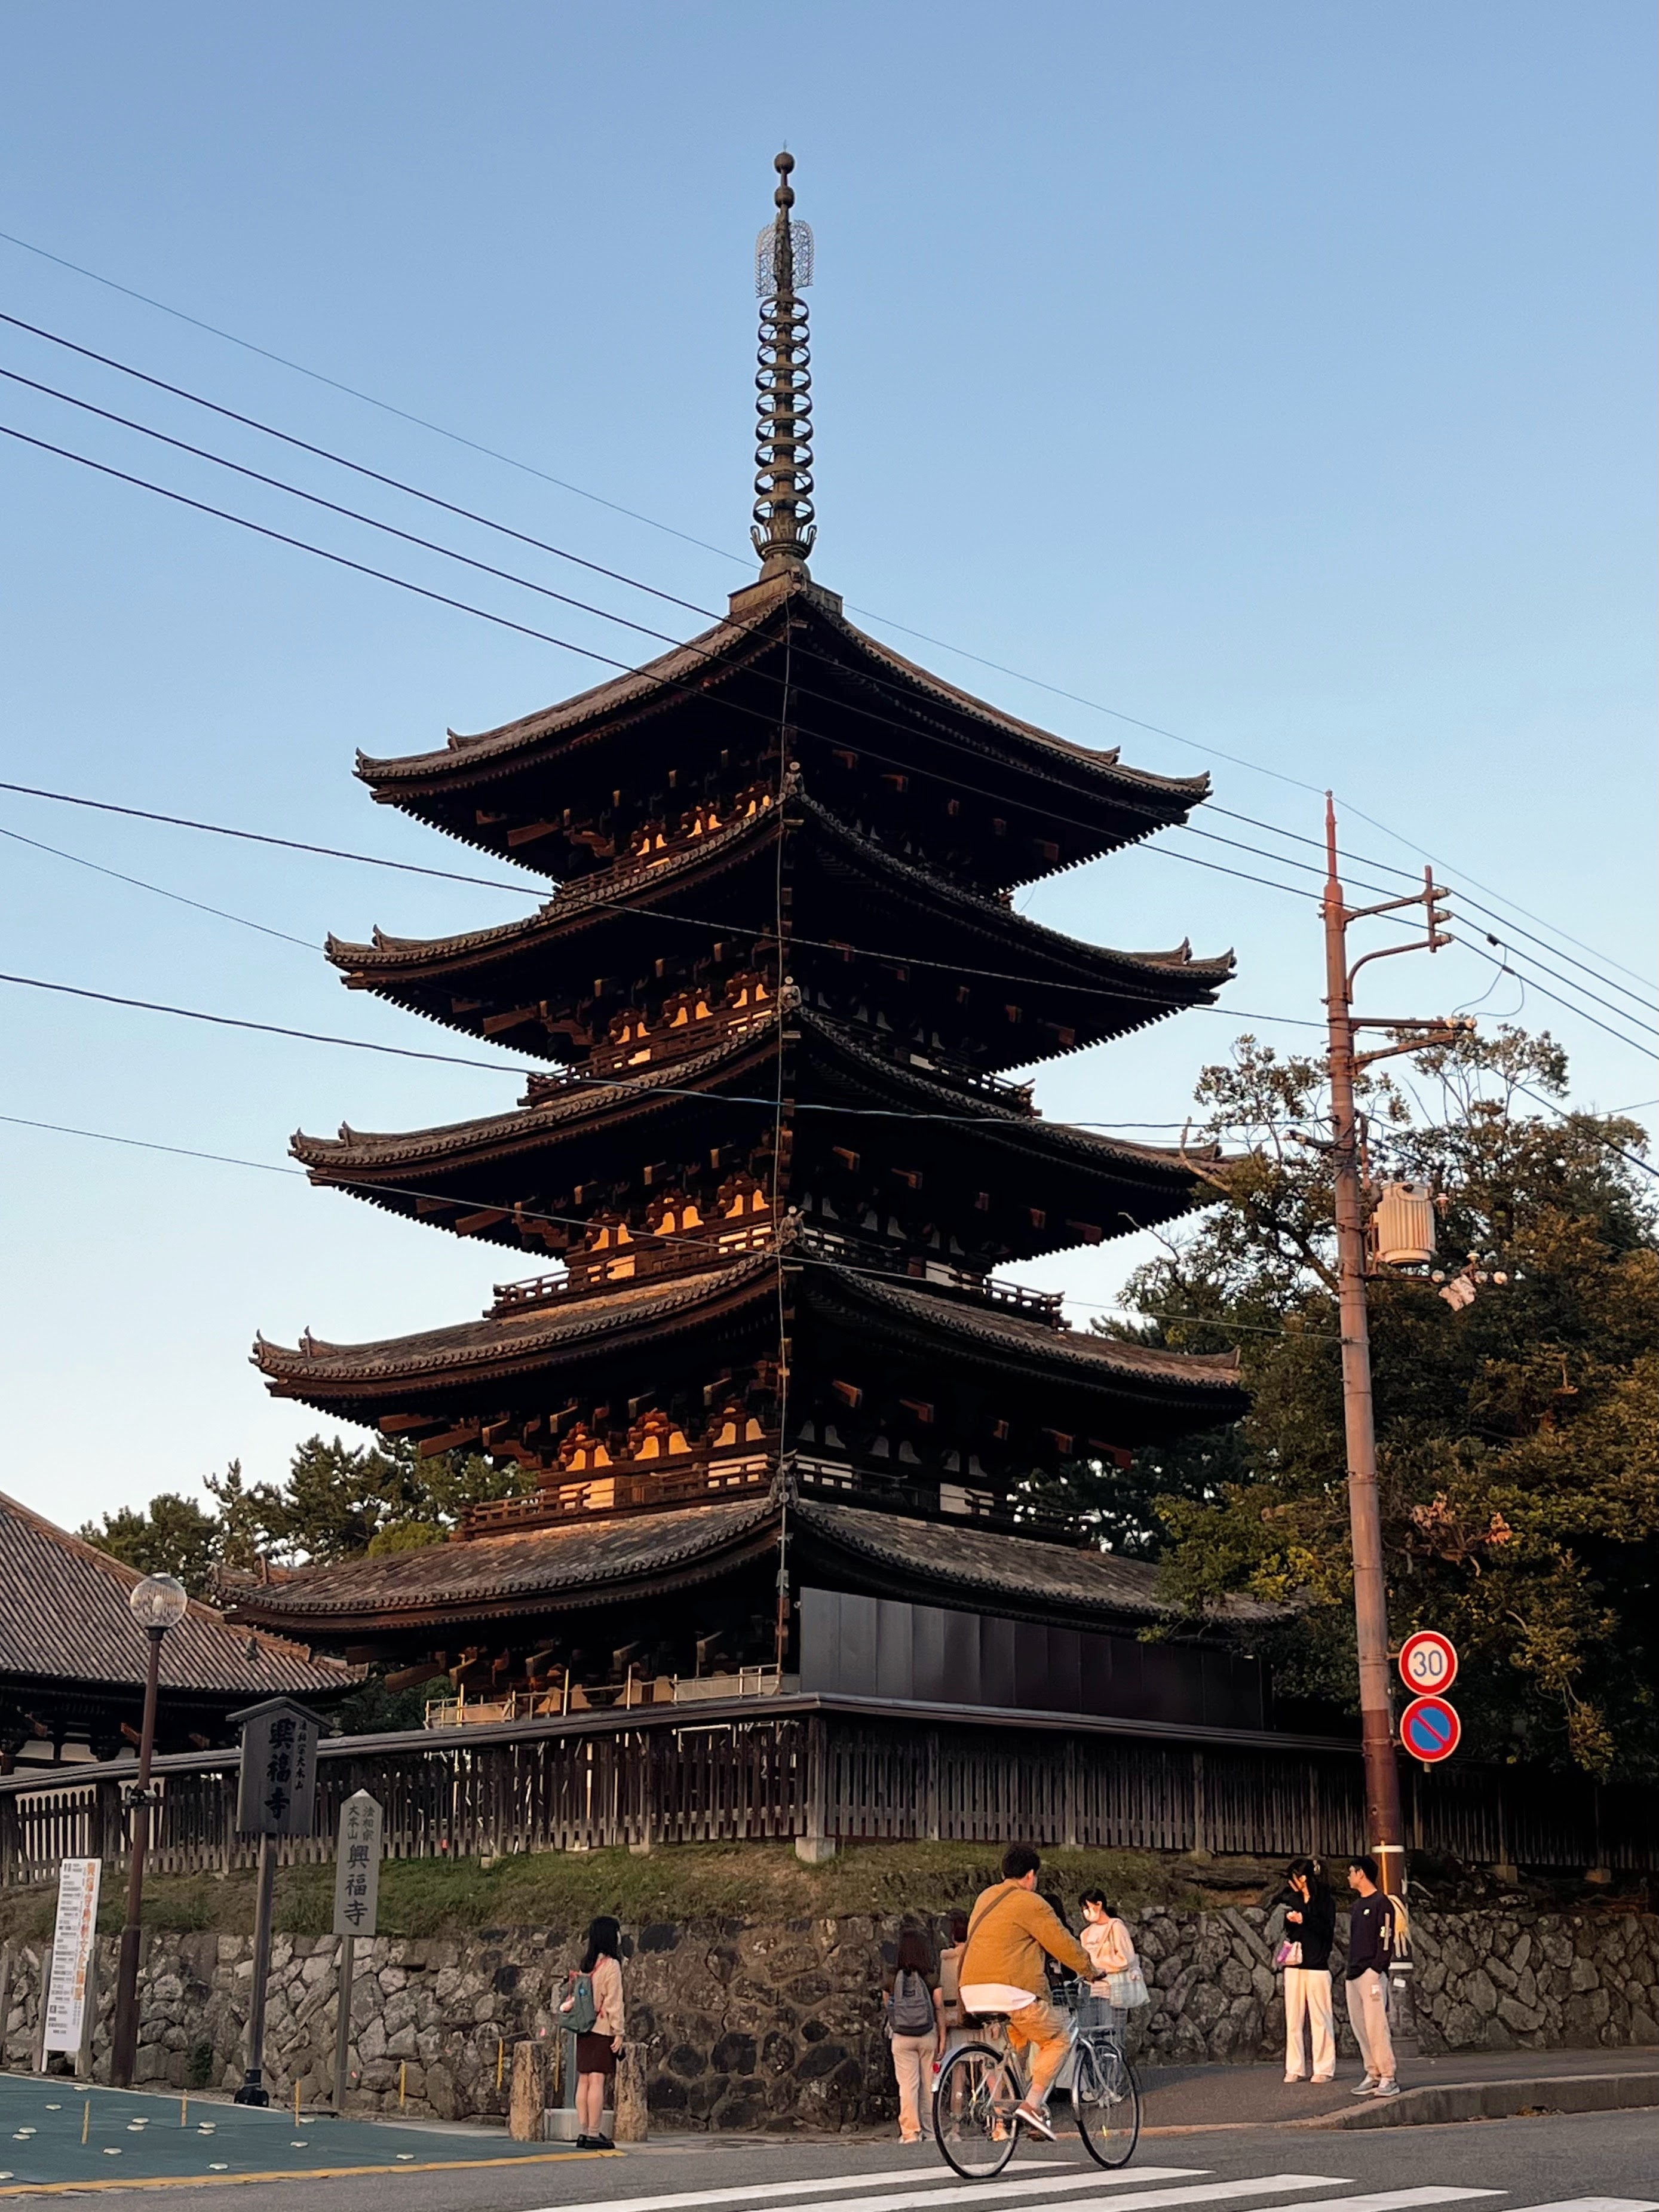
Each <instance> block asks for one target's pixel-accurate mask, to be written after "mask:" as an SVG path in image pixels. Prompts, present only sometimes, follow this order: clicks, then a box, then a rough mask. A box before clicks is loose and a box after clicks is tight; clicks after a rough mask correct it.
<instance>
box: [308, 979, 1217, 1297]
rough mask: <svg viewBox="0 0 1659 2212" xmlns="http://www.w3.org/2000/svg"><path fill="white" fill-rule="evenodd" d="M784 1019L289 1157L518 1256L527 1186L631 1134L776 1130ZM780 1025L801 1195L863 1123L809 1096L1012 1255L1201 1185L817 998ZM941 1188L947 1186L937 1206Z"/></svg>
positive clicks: (1175, 1164) (1091, 1233) (680, 1143)
mask: <svg viewBox="0 0 1659 2212" xmlns="http://www.w3.org/2000/svg"><path fill="white" fill-rule="evenodd" d="M779 1028H780V1023H779V1018H778V1017H777V1016H776V1014H775V1013H769V1014H768V1016H767V1018H765V1020H764V1021H763V1023H761V1024H755V1025H752V1026H750V1027H748V1028H745V1029H744V1030H740V1031H737V1032H729V1033H726V1034H724V1035H722V1036H719V1037H717V1038H716V1039H714V1040H712V1041H711V1042H710V1043H709V1045H708V1048H707V1049H705V1050H703V1051H701V1052H696V1053H682V1054H679V1056H678V1057H675V1058H671V1059H667V1060H663V1061H662V1062H661V1063H660V1064H659V1065H658V1066H647V1067H643V1068H641V1069H640V1070H638V1072H637V1073H634V1074H631V1075H630V1076H629V1078H628V1079H626V1080H625V1081H623V1082H610V1083H607V1082H605V1081H603V1080H602V1079H597V1078H593V1079H590V1078H583V1077H576V1078H574V1079H572V1081H571V1082H570V1083H569V1084H568V1086H567V1087H566V1088H564V1089H563V1090H562V1091H549V1092H547V1093H545V1094H544V1095H543V1096H541V1097H536V1098H534V1099H533V1102H532V1103H526V1104H523V1105H520V1106H519V1107H518V1108H516V1109H514V1110H513V1111H512V1112H509V1113H505V1114H495V1115H483V1116H480V1117H478V1118H477V1119H476V1120H471V1121H458V1122H453V1123H450V1124H447V1125H446V1126H443V1127H437V1128H429V1129H413V1130H409V1131H407V1132H404V1133H379V1132H372V1131H364V1130H357V1129H352V1128H349V1127H343V1128H342V1129H341V1132H340V1133H339V1135H338V1137H311V1136H307V1135H305V1134H304V1133H300V1134H297V1135H296V1136H295V1139H294V1140H293V1146H292V1149H293V1153H294V1157H295V1158H296V1159H298V1160H300V1161H301V1162H303V1164H305V1165H306V1167H307V1168H308V1169H309V1170H310V1172H311V1177H312V1180H313V1182H316V1183H319V1184H332V1185H334V1186H336V1187H337V1188H343V1189H346V1190H349V1192H350V1193H351V1194H353V1195H355V1196H356V1197H359V1198H364V1199H368V1200H373V1201H374V1203H375V1204H376V1205H380V1206H385V1207H386V1209H387V1210H388V1211H390V1212H395V1213H400V1214H403V1215H405V1216H408V1217H410V1218H419V1219H422V1220H426V1221H429V1222H432V1223H435V1225H437V1226H439V1227H441V1228H446V1229H450V1230H456V1229H459V1230H460V1231H461V1233H463V1234H465V1235H468V1236H478V1237H486V1238H488V1239H489V1240H491V1241H493V1242H495V1243H500V1244H504V1245H507V1246H509V1247H511V1248H513V1249H525V1244H526V1236H533V1235H534V1234H535V1233H536V1232H535V1227H534V1220H533V1200H532V1198H531V1197H528V1196H526V1193H527V1192H534V1191H535V1190H537V1189H538V1188H545V1187H546V1186H547V1185H548V1184H550V1182H552V1180H553V1178H554V1177H556V1178H557V1182H558V1184H559V1186H560V1187H563V1186H565V1185H568V1186H570V1187H572V1188H574V1186H575V1185H577V1184H580V1183H583V1182H587V1181H588V1180H589V1179H590V1178H592V1179H597V1178H598V1177H599V1176H600V1174H601V1173H602V1172H604V1171H607V1170H611V1169H613V1168H614V1163H615V1160H616V1158H617V1153H618V1150H619V1148H621V1147H623V1146H625V1145H627V1144H628V1143H629V1142H635V1143H637V1145H638V1146H639V1147H640V1148H641V1157H644V1147H646V1146H650V1147H652V1148H653V1150H657V1151H662V1150H666V1151H667V1152H670V1153H672V1154H674V1155H676V1156H678V1157H680V1158H688V1159H689V1158H690V1157H691V1156H692V1155H693V1154H694V1153H695V1152H697V1151H698V1150H699V1149H700V1148H701V1147H703V1146H707V1145H708V1142H709V1141H710V1139H711V1138H712V1139H713V1140H714V1142H716V1143H729V1142H731V1141H732V1139H733V1138H734V1136H737V1137H741V1136H742V1135H743V1134H744V1129H743V1127H742V1121H743V1115H742V1112H741V1109H742V1108H744V1107H745V1106H746V1107H747V1108H748V1109H750V1111H749V1116H748V1118H749V1120H750V1121H752V1123H753V1131H752V1133H753V1134H755V1135H757V1136H764V1135H765V1134H766V1133H768V1132H769V1130H770V1128H771V1126H772V1122H773V1118H774V1115H775V1074H774V1073H773V1071H774V1070H775V1064H776V1061H775V1056H776V1053H777V1049H778V1036H779ZM784 1031H785V1036H786V1042H787V1047H788V1048H789V1050H790V1060H789V1065H788V1069H787V1076H788V1081H787V1096H788V1097H789V1098H790V1099H791V1100H792V1101H793V1104H794V1107H795V1110H796V1116H797V1118H796V1120H795V1123H794V1136H793V1148H792V1152H791V1164H790V1170H789V1190H790V1193H791V1194H802V1195H805V1194H808V1193H811V1192H812V1191H813V1190H815V1189H817V1188H823V1187H825V1186H826V1183H827V1179H828V1176H829V1172H830V1170H831V1167H832V1157H833V1159H834V1160H835V1161H836V1162H840V1163H844V1161H845V1158H846V1152H845V1147H844V1146H842V1149H841V1151H840V1152H838V1153H837V1152H836V1145H837V1142H838V1140H841V1139H846V1138H847V1137H848V1134H849V1133H850V1130H851V1128H852V1126H853V1125H852V1124H850V1123H849V1121H848V1119H847V1118H846V1117H844V1116H842V1115H837V1114H835V1113H831V1112H815V1111H811V1110H803V1109H811V1108H812V1107H814V1106H822V1107H826V1108H827V1107H831V1106H841V1107H845V1108H848V1109H853V1110H854V1112H856V1111H858V1110H859V1109H863V1111H864V1112H865V1114H866V1115H868V1118H867V1119H865V1120H860V1121H858V1122H857V1124H856V1138H857V1143H858V1146H859V1147H860V1158H861V1161H862V1162H863V1164H865V1166H866V1170H868V1173H869V1176H871V1177H872V1178H873V1180H874V1181H876V1182H882V1181H884V1179H885V1176H886V1174H887V1171H888V1170H889V1169H890V1168H892V1167H895V1166H898V1167H902V1168H904V1169H905V1170H907V1171H912V1169H913V1164H914V1162H915V1160H916V1159H917V1158H919V1157H921V1155H922V1154H924V1153H925V1156H926V1161H927V1170H926V1172H927V1187H928V1190H929V1194H930V1205H934V1206H935V1210H939V1211H942V1212H945V1213H947V1214H948V1213H951V1212H953V1211H954V1212H957V1213H960V1214H962V1215H963V1216H964V1218H965V1217H966V1215H967V1214H968V1212H969V1210H970V1209H972V1207H973V1206H974V1204H975V1194H976V1193H981V1192H983V1193H985V1194H988V1195H990V1196H991V1197H992V1198H993V1200H994V1203H995V1210H996V1216H997V1230H998V1237H999V1241H1000V1243H1001V1244H1003V1245H1004V1246H1006V1251H1005V1253H1004V1255H1003V1256H1004V1257H1005V1258H1008V1259H1026V1258H1032V1257H1035V1256H1036V1255H1039V1254H1042V1253H1045V1252H1053V1251H1059V1250H1063V1249H1066V1247H1067V1246H1069V1245H1075V1244H1079V1243H1100V1242H1103V1241H1105V1240H1107V1239H1109V1238H1111V1237H1119V1236H1127V1235H1128V1234H1130V1233H1131V1232H1132V1231H1134V1230H1137V1229H1146V1228H1150V1227H1153V1226H1156V1225H1160V1224H1162V1223H1164V1222H1166V1221H1170V1220H1172V1219H1174V1218H1176V1217H1177V1216H1178V1215H1180V1214H1182V1213H1183V1212H1186V1211H1188V1209H1189V1208H1190V1207H1191V1206H1194V1205H1195V1204H1197V1203H1199V1202H1200V1200H1201V1199H1202V1197H1203V1195H1204V1194H1205V1187H1204V1185H1203V1184H1202V1183H1201V1182H1200V1180H1199V1178H1198V1177H1197V1176H1195V1175H1194V1172H1193V1169H1192V1166H1191V1164H1190V1158H1191V1156H1183V1155H1182V1154H1181V1153H1180V1152H1173V1151H1169V1150H1165V1149H1164V1148H1161V1147H1159V1146H1152V1145H1139V1144H1132V1143H1130V1142H1128V1141H1127V1140H1126V1139H1121V1138H1117V1137H1111V1136H1104V1135H1101V1134H1099V1133H1097V1132H1095V1131H1093V1130H1090V1129H1079V1128H1074V1127H1069V1126H1067V1125H1066V1124H1064V1123H1054V1122H1048V1121H1042V1119H1041V1118H1039V1117H1037V1116H1036V1115H1033V1114H1032V1112H1031V1110H1030V1108H1029V1106H1027V1105H1026V1104H1025V1103H1024V1100H1023V1098H1015V1099H1010V1098H1007V1097H999V1096H998V1095H997V1094H996V1092H994V1091H992V1090H990V1089H989V1088H987V1087H983V1086H981V1087H980V1088H977V1089H975V1090H973V1091H970V1092H969V1093H968V1094H967V1095H966V1096H964V1093H963V1090H962V1089H961V1088H953V1087H951V1085H948V1084H946V1083H945V1082H942V1081H940V1080H939V1079H937V1078H936V1077H935V1076H934V1075H933V1074H931V1073H922V1072H921V1066H927V1055H926V1054H922V1053H921V1052H919V1051H917V1052H912V1051H910V1050H909V1049H908V1048H904V1047H901V1046H893V1047H892V1048H891V1049H890V1050H889V1051H886V1052H884V1051H882V1050H880V1049H878V1048H876V1047H877V1041H876V1040H875V1039H874V1038H871V1039H869V1040H868V1041H866V1040H864V1039H861V1038H860V1036H858V1035H857V1034H856V1033H855V1032H854V1030H851V1029H849V1028H848V1026H847V1025H846V1024H842V1023H839V1022H836V1021H832V1020H830V1019H829V1018H828V1017H827V1016H824V1015H822V1014H817V1013H815V1012H811V1010H810V1009H808V1008H805V1007H799V1008H796V1009H794V1010H793V1011H792V1012H790V1013H789V1015H788V1016H787V1019H786V1021H785V1023H784ZM918 1062H919V1063H921V1066H917V1065H915V1063H918ZM907 1063H910V1064H907ZM538 1081H539V1079H538ZM734 1092H735V1093H736V1094H737V1097H735V1098H733V1097H732V1096H731V1094H732V1093H734ZM1212 1153H1213V1147H1206V1148H1204V1149H1203V1150H1201V1151H1200V1152H1199V1153H1198V1154H1197V1156H1196V1157H1197V1158H1200V1159H1203V1160H1207V1159H1209V1158H1211V1157H1212ZM935 1190H938V1191H939V1192H940V1193H942V1194H945V1195H941V1196H940V1198H939V1200H937V1201H936V1202H935V1201H934V1200H933V1197H932V1194H933V1192H934V1191H935ZM1011 1192H1012V1194H1014V1195H1013V1197H1012V1198H1010V1197H1008V1194H1009V1193H1011ZM1005 1199H1006V1200H1007V1202H1006V1205H1005V1204H1004V1203H1003V1202H1002V1201H1003V1200H1005ZM1016 1200H1017V1202H1016ZM515 1209H516V1210H517V1211H515ZM526 1212H528V1213H529V1214H530V1215H531V1216H532V1218H530V1219H529V1221H528V1222H526V1218H524V1216H525V1214H526ZM1005 1217H1006V1218H1005ZM712 1226H713V1225H711V1229H712ZM544 1241H547V1240H544Z"/></svg>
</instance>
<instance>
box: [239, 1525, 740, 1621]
mask: <svg viewBox="0 0 1659 2212" xmlns="http://www.w3.org/2000/svg"><path fill="white" fill-rule="evenodd" d="M776 1531H777V1510H776V1508H775V1506H774V1505H773V1504H772V1503H771V1501H770V1500H769V1499H755V1500H746V1501H742V1502H739V1501H738V1500H736V1499H732V1500H721V1501H711V1502H710V1503H709V1504H706V1505H696V1506H682V1507H678V1508H675V1507H670V1508H668V1509H667V1510H665V1511H662V1512H659V1513H652V1514H641V1515H638V1516H631V1517H629V1518H626V1519H620V1520H614V1521H605V1520H599V1519H596V1520H594V1521H593V1522H591V1523H590V1524H588V1525H586V1526H584V1525H582V1524H581V1523H580V1522H573V1523H568V1524H566V1525H565V1526H563V1527H559V1528H540V1529H526V1530H523V1531H518V1532H513V1533H512V1534H501V1535H489V1536H472V1537H469V1538H467V1540H466V1541H465V1542H460V1543H450V1544H442V1545H433V1546H430V1547H428V1548H427V1549H426V1550H424V1551H418V1552H404V1553H391V1554H388V1555H387V1556H386V1558H383V1559H346V1560H342V1561H341V1562H340V1563H339V1564H338V1565H333V1566H326V1567H316V1568H311V1569H307V1570H305V1571H301V1573H299V1574H297V1575H295V1576H293V1577H289V1579H288V1580H286V1581H284V1582H282V1583H270V1584H269V1585H267V1586H264V1587H260V1588H253V1587H248V1588H246V1589H241V1590H239V1591H238V1593H237V1595H236V1598H235V1601H234V1607H233V1608H232V1618H233V1619H234V1620H236V1621H237V1622H238V1623H239V1624H240V1623H246V1624H248V1625H249V1626H258V1627H261V1628H263V1627H264V1626H271V1627H273V1628H277V1629H285V1630H287V1631H289V1632H290V1633H292V1632H299V1633H301V1634H309V1635H311V1636H313V1637H319V1638H328V1639H329V1640H331V1641H332V1640H334V1639H335V1638H337V1637H339V1636H341V1635H343V1634H345V1633H347V1632H349V1633H350V1634H351V1635H352V1636H354V1637H356V1636H361V1635H362V1634H363V1633H364V1632H365V1631H369V1632H373V1631H375V1630H381V1631H386V1632H396V1631H398V1630H400V1629H420V1628H428V1629H429V1628H435V1627H438V1626H442V1625H443V1624H445V1623H447V1622H449V1621H453V1620H495V1619H508V1618H511V1619H516V1620H526V1619H531V1618H534V1617H535V1615H536V1613H537V1612H538V1609H541V1608H546V1609H548V1610H553V1609H556V1610H557V1611H558V1612H560V1613H565V1612H567V1611H569V1610H571V1609H573V1608H579V1607H589V1606H600V1605H605V1604H609V1603H611V1602H613V1601H615V1600H616V1599H617V1598H618V1597H632V1598H635V1599H637V1598H641V1597H644V1596H647V1595H667V1594H668V1593H670V1592H671V1591H673V1590H676V1589H688V1588H690V1587H693V1586H695V1585H696V1583H702V1582H706V1581H709V1580H712V1579H714V1577H717V1576H720V1575H722V1574H725V1573H727V1572H729V1571H730V1570H731V1569H732V1567H733V1566H734V1565H739V1564H741V1563H742V1561H743V1560H744V1559H748V1558H751V1557H754V1556H757V1555H758V1554H761V1553H765V1552H767V1551H769V1550H771V1549H772V1548H773V1547H775V1544H776V1541H777V1533H776Z"/></svg>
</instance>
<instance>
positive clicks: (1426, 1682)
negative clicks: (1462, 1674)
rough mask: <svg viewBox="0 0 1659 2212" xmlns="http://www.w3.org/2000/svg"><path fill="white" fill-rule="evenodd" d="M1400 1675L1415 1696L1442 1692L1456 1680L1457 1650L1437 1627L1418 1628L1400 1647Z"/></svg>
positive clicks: (1439, 1694)
mask: <svg viewBox="0 0 1659 2212" xmlns="http://www.w3.org/2000/svg"><path fill="white" fill-rule="evenodd" d="M1400 1679H1401V1681H1402V1682H1403V1683H1404V1684H1405V1685H1406V1687H1407V1689H1408V1690H1410V1691H1411V1692H1413V1695H1414V1696H1416V1697H1419V1698H1425V1697H1432V1696H1443V1695H1444V1694H1445V1692H1447V1691H1448V1690H1449V1689H1450V1687H1451V1686H1452V1684H1453V1683H1454V1682H1455V1680H1457V1653H1456V1651H1455V1650H1454V1649H1453V1647H1452V1643H1451V1639H1450V1638H1449V1637H1445V1636H1442V1635H1441V1633H1440V1632H1439V1631H1438V1629H1434V1628H1419V1630H1418V1632H1417V1633H1416V1635H1415V1636H1408V1637H1407V1638H1406V1641H1405V1642H1404V1644H1401V1648H1400Z"/></svg>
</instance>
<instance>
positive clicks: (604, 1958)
mask: <svg viewBox="0 0 1659 2212" xmlns="http://www.w3.org/2000/svg"><path fill="white" fill-rule="evenodd" d="M559 2015H560V2023H561V2025H562V2027H564V2028H565V2029H566V2030H567V2031H568V2033H570V2034H572V2035H574V2037H575V2039H576V2148H577V2149H578V2150H613V2149H614V2148H616V2146H615V2145H614V2144H613V2143H612V2142H611V2139H610V2137H609V2136H607V2135H605V2132H604V2128H605V2092H606V2091H607V2089H608V2088H609V2087H610V2086H611V2082H612V2081H614V2080H615V2079H616V2074H617V2059H618V2057H620V2056H621V2054H622V2047H623V1976H622V1930H621V1929H620V1928H619V1927H618V1926H617V1923H616V1922H615V1921H614V1920H612V1919H611V1918H610V1917H608V1916H605V1915H602V1916H601V1917H599V1919H597V1920H594V1921H591V1922H590V1923H588V1929H587V1948H586V1950H585V1951H584V1952H583V1954H582V1962H581V1964H580V1966H578V1967H576V1968H575V1969H574V1972H572V1974H571V1976H570V1994H569V1995H568V1996H567V1997H566V1998H565V2000H564V2002H563V2003H562V2005H561V2006H560V2007H559Z"/></svg>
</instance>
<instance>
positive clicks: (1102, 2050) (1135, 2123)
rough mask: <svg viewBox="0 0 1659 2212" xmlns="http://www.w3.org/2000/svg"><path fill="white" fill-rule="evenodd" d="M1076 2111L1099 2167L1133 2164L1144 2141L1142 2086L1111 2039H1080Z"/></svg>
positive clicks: (1074, 2096) (1085, 2143)
mask: <svg viewBox="0 0 1659 2212" xmlns="http://www.w3.org/2000/svg"><path fill="white" fill-rule="evenodd" d="M1072 2111H1073V2113H1074V2114H1075V2115H1076V2118H1077V2131H1078V2133H1079V2135H1080V2136H1082V2138H1083V2147H1084V2148H1085V2150H1086V2151H1087V2152H1088V2154H1089V2155H1090V2157H1091V2159H1093V2160H1094V2161H1095V2163H1096V2165H1097V2166H1127V2164H1128V2163H1129V2160H1131V2159H1132V2158H1133V2156H1134V2154H1135V2145H1136V2143H1137V2142H1139V2140H1140V2084H1139V2081H1136V2079H1135V2069H1134V2068H1133V2066H1131V2065H1130V2063H1129V2062H1128V2060H1127V2058H1126V2057H1124V2055H1123V2052H1122V2050H1121V2047H1120V2045H1118V2044H1117V2043H1115V2041H1113V2040H1112V2039H1110V2038H1103V2039H1100V2040H1098V2041H1097V2040H1096V2039H1095V2038H1094V2037H1093V2036H1090V2035H1085V2036H1079V2039H1078V2046H1077V2063H1076V2065H1075V2066H1074V2068H1073V2072H1072Z"/></svg>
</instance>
